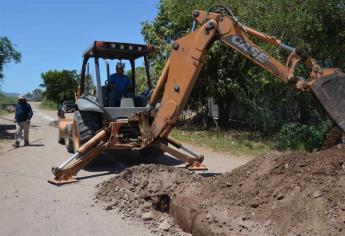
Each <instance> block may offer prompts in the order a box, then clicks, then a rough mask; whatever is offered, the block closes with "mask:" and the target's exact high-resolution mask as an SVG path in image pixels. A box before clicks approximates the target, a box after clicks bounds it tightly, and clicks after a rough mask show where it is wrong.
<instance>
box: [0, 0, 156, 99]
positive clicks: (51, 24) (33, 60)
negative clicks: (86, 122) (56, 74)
mask: <svg viewBox="0 0 345 236" xmlns="http://www.w3.org/2000/svg"><path fill="white" fill-rule="evenodd" d="M158 2H159V0H126V1H125V0H122V1H120V0H4V1H2V3H1V9H0V36H7V37H9V38H10V40H11V41H12V43H14V44H15V45H17V50H18V51H20V52H21V53H22V62H21V63H19V64H14V63H11V64H7V65H6V66H5V69H4V74H5V78H4V81H3V82H1V90H2V91H5V92H18V93H27V92H30V91H32V90H34V89H35V88H37V87H38V86H39V84H41V83H42V80H41V73H42V72H46V71H48V70H50V69H57V70H62V69H68V70H73V69H76V70H78V71H79V70H80V68H81V62H82V53H83V51H84V50H85V49H86V48H87V47H88V46H89V45H90V44H91V43H92V42H93V41H94V40H104V41H120V42H121V41H122V42H132V43H144V40H143V37H142V35H141V23H142V22H143V21H146V20H149V21H152V20H153V19H154V17H155V16H156V14H157V13H158V9H157V5H158ZM90 69H91V68H90ZM91 70H92V69H91ZM91 73H92V71H91Z"/></svg>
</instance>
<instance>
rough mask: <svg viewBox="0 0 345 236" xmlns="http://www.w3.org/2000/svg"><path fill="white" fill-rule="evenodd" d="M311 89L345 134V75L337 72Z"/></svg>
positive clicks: (317, 82)
mask: <svg viewBox="0 0 345 236" xmlns="http://www.w3.org/2000/svg"><path fill="white" fill-rule="evenodd" d="M310 87H311V89H312V91H313V92H314V94H315V95H316V97H317V99H318V100H319V101H320V102H321V104H322V106H323V107H324V108H325V109H326V111H327V112H328V114H329V115H330V116H331V117H332V119H333V120H334V121H335V122H336V123H337V124H338V126H339V127H340V128H341V129H342V130H343V131H344V132H345V74H344V73H342V72H336V73H333V74H331V75H328V76H325V77H321V78H319V79H317V80H315V81H314V82H313V83H312V84H311V85H310Z"/></svg>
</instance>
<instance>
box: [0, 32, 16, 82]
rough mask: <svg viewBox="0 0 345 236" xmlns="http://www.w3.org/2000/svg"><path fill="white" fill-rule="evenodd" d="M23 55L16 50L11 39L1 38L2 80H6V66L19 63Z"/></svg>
mask: <svg viewBox="0 0 345 236" xmlns="http://www.w3.org/2000/svg"><path fill="white" fill-rule="evenodd" d="M20 60H21V54H20V52H18V51H17V50H16V49H15V45H13V44H12V43H11V41H10V40H9V38H7V37H0V80H2V79H3V78H4V74H3V69H4V65H5V64H7V63H10V62H12V61H13V62H15V63H19V62H20Z"/></svg>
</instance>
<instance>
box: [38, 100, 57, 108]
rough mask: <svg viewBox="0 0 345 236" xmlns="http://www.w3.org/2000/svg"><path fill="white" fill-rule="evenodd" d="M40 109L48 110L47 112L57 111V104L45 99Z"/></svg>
mask: <svg viewBox="0 0 345 236" xmlns="http://www.w3.org/2000/svg"><path fill="white" fill-rule="evenodd" d="M40 108H41V109H46V110H56V108H57V104H56V103H55V102H52V101H49V100H46V99H43V100H42V101H41V105H40Z"/></svg>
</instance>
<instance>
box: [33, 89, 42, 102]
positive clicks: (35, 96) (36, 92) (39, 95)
mask: <svg viewBox="0 0 345 236" xmlns="http://www.w3.org/2000/svg"><path fill="white" fill-rule="evenodd" d="M42 97H43V90H42V89H39V88H37V89H34V90H33V91H32V99H33V100H34V101H36V102H39V101H41V100H42Z"/></svg>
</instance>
